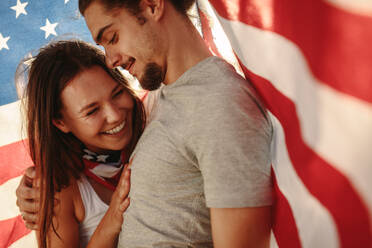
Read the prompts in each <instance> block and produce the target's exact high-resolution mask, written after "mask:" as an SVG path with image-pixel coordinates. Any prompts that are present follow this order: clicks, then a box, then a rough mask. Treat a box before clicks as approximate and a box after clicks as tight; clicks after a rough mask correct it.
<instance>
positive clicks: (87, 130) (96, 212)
mask: <svg viewBox="0 0 372 248" xmlns="http://www.w3.org/2000/svg"><path fill="white" fill-rule="evenodd" d="M26 96H27V97H26V98H25V101H26V117H27V133H28V138H29V144H30V153H31V157H32V160H33V162H34V164H35V166H36V168H37V173H39V176H40V178H41V185H40V188H41V196H40V199H41V201H40V202H41V203H42V204H40V209H39V213H40V214H39V221H38V222H39V230H38V233H37V234H38V241H39V246H40V247H43V248H44V247H80V246H86V245H87V246H88V247H113V246H115V242H116V240H117V235H118V234H119V232H120V229H121V225H122V222H123V217H122V215H123V212H124V211H125V209H126V208H127V207H128V205H129V199H128V198H127V197H126V196H127V194H128V192H129V184H130V183H129V177H130V170H129V169H125V170H124V171H125V172H123V174H122V176H121V178H120V174H121V173H122V171H123V164H124V163H127V161H128V158H129V155H130V153H131V152H132V150H133V148H134V146H135V144H136V143H137V141H138V139H139V137H140V135H141V134H142V131H143V128H144V125H145V113H144V108H143V105H142V102H141V101H140V99H139V98H138V97H137V96H136V95H135V94H134V92H133V91H132V90H131V89H130V88H129V86H128V83H127V81H126V80H125V79H124V78H123V76H122V75H121V74H120V72H119V71H117V70H110V69H108V68H107V67H106V65H105V61H104V55H103V53H102V52H101V51H100V50H99V49H97V48H94V47H92V46H90V45H88V44H87V43H84V42H81V41H59V42H55V43H52V44H50V45H48V46H46V47H44V48H42V49H41V50H40V52H39V54H38V55H37V56H36V57H35V59H34V60H33V62H32V65H31V68H30V71H29V80H28V85H27V89H26ZM119 178H120V182H119V184H118V181H119ZM116 186H118V188H117V190H116V191H115V192H114V190H115V187H116ZM110 199H112V201H111V203H110ZM108 205H109V206H108ZM106 211H107V212H106ZM105 212H106V213H105ZM94 230H95V231H94ZM93 232H94V234H93ZM88 242H89V243H88Z"/></svg>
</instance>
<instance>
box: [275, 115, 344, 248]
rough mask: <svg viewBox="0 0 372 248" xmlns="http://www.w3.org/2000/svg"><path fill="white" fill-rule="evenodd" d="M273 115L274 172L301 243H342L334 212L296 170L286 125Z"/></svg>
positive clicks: (333, 246)
mask: <svg viewBox="0 0 372 248" xmlns="http://www.w3.org/2000/svg"><path fill="white" fill-rule="evenodd" d="M270 117H271V119H272V122H273V125H274V127H275V131H274V141H273V144H272V151H273V161H272V164H273V168H274V173H275V175H276V179H277V183H278V185H279V187H280V190H281V192H282V193H283V195H284V196H285V197H286V199H287V200H288V203H289V205H290V206H291V209H292V212H293V216H294V219H295V222H296V225H297V228H298V233H299V238H300V240H301V244H302V245H303V247H304V248H307V247H308V248H313V247H327V248H336V247H339V242H338V241H339V240H338V234H337V229H336V225H335V223H334V221H333V218H332V216H331V215H330V213H329V212H328V210H327V209H326V208H325V207H324V206H323V205H322V204H321V203H320V202H319V201H318V200H317V199H316V198H315V197H314V196H313V195H311V194H310V192H309V191H308V190H307V188H306V187H305V185H304V184H303V182H302V181H301V179H300V178H299V177H298V175H297V173H296V172H295V171H294V169H293V165H292V163H291V161H290V159H289V156H288V151H287V147H286V144H285V140H284V131H283V128H282V126H281V124H280V122H279V121H278V120H277V119H276V118H275V116H273V115H270ZM277 165H278V166H277ZM283 224H284V223H283Z"/></svg>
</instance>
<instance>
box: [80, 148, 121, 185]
mask: <svg viewBox="0 0 372 248" xmlns="http://www.w3.org/2000/svg"><path fill="white" fill-rule="evenodd" d="M83 153H84V155H83V161H84V165H85V169H84V174H85V175H86V176H88V177H90V178H91V179H93V180H94V181H96V182H98V183H99V184H101V185H103V186H105V187H106V188H108V189H110V190H112V191H114V190H115V188H116V186H117V184H118V182H119V179H120V175H121V171H122V169H123V167H124V163H123V161H124V159H123V158H124V153H123V152H119V151H118V152H115V153H112V154H97V153H95V152H92V151H90V150H88V149H86V148H85V149H83Z"/></svg>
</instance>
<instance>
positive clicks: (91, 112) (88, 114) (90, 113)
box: [87, 108, 98, 116]
mask: <svg viewBox="0 0 372 248" xmlns="http://www.w3.org/2000/svg"><path fill="white" fill-rule="evenodd" d="M97 110H98V108H94V109H92V110H91V111H89V112H88V113H87V116H90V115H92V114H94V113H95V112H97Z"/></svg>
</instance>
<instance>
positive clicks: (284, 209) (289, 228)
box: [272, 172, 301, 248]
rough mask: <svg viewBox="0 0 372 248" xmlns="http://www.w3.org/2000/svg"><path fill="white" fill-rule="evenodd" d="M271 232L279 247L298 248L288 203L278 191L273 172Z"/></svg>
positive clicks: (295, 227)
mask: <svg viewBox="0 0 372 248" xmlns="http://www.w3.org/2000/svg"><path fill="white" fill-rule="evenodd" d="M272 175H273V179H274V195H275V202H274V206H273V209H274V210H273V232H274V236H275V239H276V242H277V244H278V246H279V247H291V248H300V247H301V241H300V238H299V235H298V231H297V229H298V228H297V226H296V222H295V219H294V217H293V213H292V210H291V207H290V206H289V203H288V201H287V199H286V198H285V196H284V195H283V193H282V192H281V191H280V189H279V186H278V183H277V180H276V178H275V174H274V172H272Z"/></svg>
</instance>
